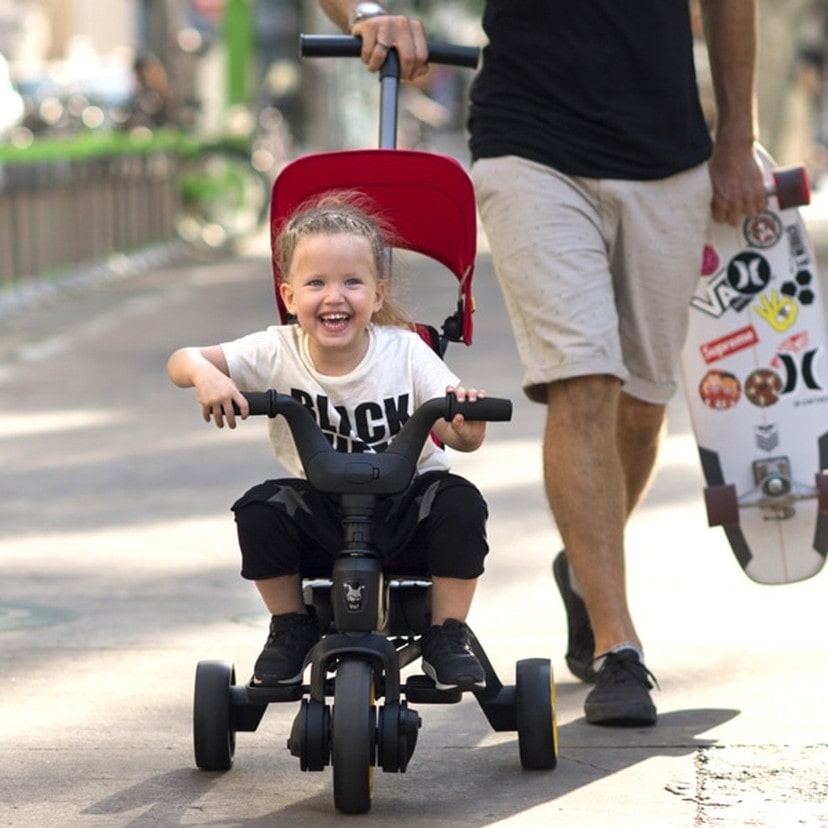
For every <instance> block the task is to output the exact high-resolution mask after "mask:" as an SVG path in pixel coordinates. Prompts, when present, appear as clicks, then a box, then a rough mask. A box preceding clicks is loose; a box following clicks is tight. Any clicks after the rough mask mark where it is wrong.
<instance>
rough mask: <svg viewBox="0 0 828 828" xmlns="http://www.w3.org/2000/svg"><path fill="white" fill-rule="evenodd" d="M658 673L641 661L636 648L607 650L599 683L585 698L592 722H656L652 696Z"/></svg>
mask: <svg viewBox="0 0 828 828" xmlns="http://www.w3.org/2000/svg"><path fill="white" fill-rule="evenodd" d="M650 679H652V680H653V682H655V686H656V687H657V686H658V682H656V680H655V676H654V675H653V674H652V673H651V672H650V671H649V670H648V669H647V668H646V667H645V666H644V665H643V664H642V663H641V661H640V660H639V658H638V653H637V652H636V651H635V650H630V649H624V650H619V651H618V652H616V653H607V655H606V656H605V657H604V663H603V664H602V665H601V669H600V670H599V671H598V679H597V681H596V683H595V687H593V688H592V690H590V692H589V695H588V696H587V697H586V701H585V702H584V713H585V714H586V720H587V721H588V722H589V723H590V724H602V725H616V726H618V727H637V726H641V725H648V726H649V725H654V724H655V723H656V708H655V705H654V704H653V701H652V699H651V698H650V690H652V688H653V684H651V683H650Z"/></svg>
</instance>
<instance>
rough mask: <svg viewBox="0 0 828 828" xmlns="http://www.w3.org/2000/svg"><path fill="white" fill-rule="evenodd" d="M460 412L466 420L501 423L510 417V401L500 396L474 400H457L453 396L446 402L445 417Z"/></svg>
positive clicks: (449, 418) (448, 418)
mask: <svg viewBox="0 0 828 828" xmlns="http://www.w3.org/2000/svg"><path fill="white" fill-rule="evenodd" d="M455 414H462V415H463V416H464V417H465V418H466V419H467V420H486V421H487V422H490V423H497V422H500V423H503V422H508V421H509V420H511V419H512V401H511V400H507V399H504V398H501V397H483V398H482V399H478V400H476V401H475V402H461V403H460V402H457V399H456V398H455V397H454V396H451V397H449V399H448V400H447V403H446V419H447V420H451V418H452V417H454V415H455Z"/></svg>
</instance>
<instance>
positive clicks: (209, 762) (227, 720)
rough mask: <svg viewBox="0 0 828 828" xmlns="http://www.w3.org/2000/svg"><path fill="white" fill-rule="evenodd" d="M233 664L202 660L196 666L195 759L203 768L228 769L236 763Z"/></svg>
mask: <svg viewBox="0 0 828 828" xmlns="http://www.w3.org/2000/svg"><path fill="white" fill-rule="evenodd" d="M235 683H236V671H235V668H234V667H233V665H232V664H226V663H225V662H223V661H200V662H199V663H198V666H197V667H196V677H195V697H194V700H193V747H194V749H195V763H196V765H197V766H198V767H199V768H201V769H202V770H209V771H224V770H229V769H230V768H231V766H232V765H233V754H234V753H235V751H236V731H235V730H234V729H233V726H232V701H231V687H232V686H233V685H234V684H235Z"/></svg>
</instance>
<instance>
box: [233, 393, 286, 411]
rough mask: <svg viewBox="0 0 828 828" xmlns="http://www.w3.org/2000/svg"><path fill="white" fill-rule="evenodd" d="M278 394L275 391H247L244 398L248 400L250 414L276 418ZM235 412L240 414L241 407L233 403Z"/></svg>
mask: <svg viewBox="0 0 828 828" xmlns="http://www.w3.org/2000/svg"><path fill="white" fill-rule="evenodd" d="M275 395H276V392H275V391H245V392H244V398H245V399H246V400H247V405H248V408H249V409H250V414H263V415H264V416H266V417H275V416H276V399H275ZM233 411H234V412H235V413H236V414H239V413H240V412H239V407H238V405H236V403H233Z"/></svg>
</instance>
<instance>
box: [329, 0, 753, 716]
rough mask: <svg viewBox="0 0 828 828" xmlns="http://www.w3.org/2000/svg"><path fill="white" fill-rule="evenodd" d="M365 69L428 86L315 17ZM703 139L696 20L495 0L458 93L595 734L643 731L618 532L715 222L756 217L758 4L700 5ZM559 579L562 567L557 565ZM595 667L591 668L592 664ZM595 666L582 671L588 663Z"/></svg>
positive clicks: (366, 34)
mask: <svg viewBox="0 0 828 828" xmlns="http://www.w3.org/2000/svg"><path fill="white" fill-rule="evenodd" d="M320 2H321V4H322V7H323V8H324V9H325V11H326V13H327V14H328V15H329V16H330V17H331V19H332V20H334V21H335V22H336V23H338V24H339V25H340V26H342V28H343V29H345V30H346V31H348V30H350V31H352V32H353V33H354V34H355V35H359V36H360V37H362V39H363V49H362V57H363V60H364V61H365V63H366V64H367V66H368V68H369V69H377V68H378V67H379V66H380V65H381V64H382V61H383V60H384V58H385V54H386V52H387V49H388V48H389V47H391V46H394V47H396V48H397V50H398V52H399V55H400V60H401V65H402V70H403V75H404V77H407V78H411V79H413V78H415V77H417V76H418V75H419V74H420V73H421V72H422V71H423V69H424V65H425V64H424V61H425V53H426V46H425V42H424V34H423V27H422V25H421V24H420V23H419V22H418V21H416V20H413V19H411V18H407V17H404V16H398V15H391V14H388V13H386V12H385V10H384V9H383V8H382V7H381V6H378V5H377V4H376V3H355V2H354V0H320ZM701 10H702V14H703V18H704V24H705V33H706V37H707V43H708V50H709V55H710V64H711V71H712V75H713V82H714V90H715V95H716V104H717V113H718V114H717V122H716V130H715V134H716V140H715V144H714V145H713V146H712V147H711V140H710V135H709V133H708V131H707V128H706V126H705V122H704V117H703V114H702V111H701V107H700V105H699V100H698V89H697V86H696V79H695V72H694V66H693V56H692V34H691V28H690V14H689V8H688V0H589V2H583V3H556V2H549V0H487V2H486V6H485V11H484V15H483V25H484V29H485V31H486V34H487V36H488V38H489V44H488V46H487V47H486V49H485V51H484V61H483V68H482V70H481V72H480V74H479V75H478V77H477V78H476V80H475V83H474V86H473V88H472V93H471V114H470V120H469V127H470V132H471V137H470V147H471V150H472V159H473V167H472V176H473V178H474V182H475V190H476V193H477V197H478V205H479V208H480V214H481V217H482V219H483V223H484V226H485V228H486V233H487V235H488V237H489V241H490V244H491V247H492V253H493V258H494V263H495V268H496V270H497V274H498V279H499V280H500V283H501V287H502V290H503V294H504V298H505V300H506V304H507V307H508V309H509V313H510V316H511V319H512V325H513V329H514V332H515V337H516V342H517V345H518V350H519V353H520V357H521V361H522V363H523V367H524V377H523V387H524V391H525V392H526V394H527V395H528V396H529V397H530V398H531V399H533V400H535V401H537V402H541V403H545V404H546V406H547V420H546V428H545V433H544V447H543V457H544V475H545V484H546V493H547V497H548V500H549V504H550V507H551V509H552V513H553V515H554V518H555V521H556V523H557V526H558V529H559V531H560V533H561V536H562V538H563V541H564V544H565V547H566V554H565V556H564V555H563V553H561V554H560V555H558V557H557V558H556V559H555V562H554V565H553V571H554V574H555V578H556V581H557V583H558V586H559V589H560V590H561V594H562V597H563V599H564V604H565V606H566V610H567V619H568V623H569V644H568V653H567V663H568V664H569V666H570V669H571V670H572V671H573V672H574V673H575V675H577V676H578V677H579V678H582V679H583V680H585V681H595V682H596V686H595V687H594V688H593V689H592V690H591V691H590V693H589V694H588V695H587V698H586V702H585V705H584V709H585V713H586V718H587V721H589V722H592V723H595V724H617V725H642V724H643V725H650V724H654V723H655V721H656V709H655V705H654V704H653V702H652V699H651V698H650V694H649V691H650V689H651V684H650V681H649V679H650V678H651V674H650V673H649V671H648V670H647V668H646V667H645V666H644V658H643V653H642V646H641V641H640V639H639V637H638V634H637V632H636V630H635V627H634V624H633V621H632V618H631V615H630V611H629V607H628V605H627V598H626V586H625V565H624V527H625V524H626V521H627V519H628V517H629V515H630V514H631V513H632V511H633V510H634V508H635V506H636V505H637V503H638V502H639V501H640V499H641V497H642V496H643V494H644V492H645V490H646V488H647V485H648V483H649V480H650V478H651V475H652V472H653V469H654V465H655V461H656V457H657V452H658V445H659V439H660V436H661V433H662V430H663V426H664V417H665V408H666V404H667V402H668V401H669V400H670V398H671V397H672V395H673V393H674V392H675V389H676V370H677V363H678V357H679V352H680V349H681V345H682V343H683V341H684V336H685V333H686V327H687V307H688V303H689V298H690V295H691V294H692V291H693V287H694V285H695V282H696V279H697V277H698V272H699V263H700V256H701V250H702V246H703V242H704V236H705V230H706V227H707V223H708V221H709V218H710V213H711V208H712V215H713V218H714V219H715V220H717V221H727V222H730V223H733V224H735V223H736V222H737V221H738V220H739V219H740V217H741V216H742V215H751V214H754V213H756V212H758V211H759V210H761V209H762V208H763V207H764V206H765V204H766V198H767V197H766V194H765V192H764V187H763V184H762V179H761V175H760V172H759V169H758V166H757V165H756V163H755V160H754V157H753V141H754V138H755V131H754V72H755V48H756V45H755V39H756V36H755V31H756V21H755V14H756V12H755V0H701ZM567 562H568V565H567ZM595 656H597V658H595ZM593 659H595V660H594V661H593Z"/></svg>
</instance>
